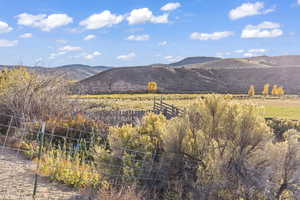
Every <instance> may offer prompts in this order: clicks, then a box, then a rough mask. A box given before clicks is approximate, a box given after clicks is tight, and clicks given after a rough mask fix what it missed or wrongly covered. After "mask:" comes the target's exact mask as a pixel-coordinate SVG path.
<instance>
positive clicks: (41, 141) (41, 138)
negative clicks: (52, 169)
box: [32, 122, 46, 199]
mask: <svg viewBox="0 0 300 200" xmlns="http://www.w3.org/2000/svg"><path fill="white" fill-rule="evenodd" d="M45 128H46V123H45V122H43V123H42V128H41V130H40V132H39V133H38V141H39V153H38V163H37V167H36V172H35V176H34V186H33V194H32V198H33V199H35V196H36V192H37V186H38V171H39V168H40V160H41V157H42V151H43V147H44V136H45Z"/></svg>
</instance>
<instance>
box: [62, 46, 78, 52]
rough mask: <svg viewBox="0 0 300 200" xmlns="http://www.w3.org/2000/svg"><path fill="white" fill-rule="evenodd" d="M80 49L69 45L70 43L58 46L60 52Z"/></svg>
mask: <svg viewBox="0 0 300 200" xmlns="http://www.w3.org/2000/svg"><path fill="white" fill-rule="evenodd" d="M80 50H81V47H77V46H71V45H66V46H63V47H61V48H59V51H62V52H68V51H80Z"/></svg>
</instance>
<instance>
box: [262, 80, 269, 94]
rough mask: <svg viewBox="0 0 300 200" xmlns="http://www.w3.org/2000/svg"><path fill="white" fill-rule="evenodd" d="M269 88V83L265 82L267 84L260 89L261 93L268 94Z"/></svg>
mask: <svg viewBox="0 0 300 200" xmlns="http://www.w3.org/2000/svg"><path fill="white" fill-rule="evenodd" d="M269 90H270V85H269V84H268V83H267V84H265V85H264V89H263V91H262V94H263V95H264V96H268V95H269Z"/></svg>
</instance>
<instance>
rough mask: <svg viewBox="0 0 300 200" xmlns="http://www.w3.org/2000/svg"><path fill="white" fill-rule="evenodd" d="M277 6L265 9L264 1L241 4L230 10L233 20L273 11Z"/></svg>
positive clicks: (230, 16)
mask: <svg viewBox="0 0 300 200" xmlns="http://www.w3.org/2000/svg"><path fill="white" fill-rule="evenodd" d="M274 10H275V8H274V7H273V8H268V9H265V4H264V3H263V2H256V3H244V4H242V5H241V6H239V7H237V8H235V9H232V10H231V11H230V12H229V18H230V19H232V20H237V19H240V18H244V17H249V16H254V15H264V14H268V13H270V12H273V11H274Z"/></svg>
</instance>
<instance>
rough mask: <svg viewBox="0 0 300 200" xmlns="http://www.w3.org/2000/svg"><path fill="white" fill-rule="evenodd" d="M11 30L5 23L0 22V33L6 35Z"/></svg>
mask: <svg viewBox="0 0 300 200" xmlns="http://www.w3.org/2000/svg"><path fill="white" fill-rule="evenodd" d="M12 30H13V28H12V27H10V26H9V25H8V24H7V23H6V22H3V21H0V33H8V32H10V31H12Z"/></svg>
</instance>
